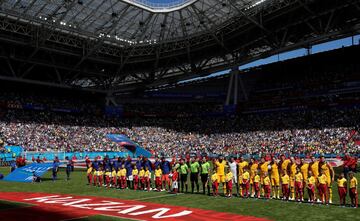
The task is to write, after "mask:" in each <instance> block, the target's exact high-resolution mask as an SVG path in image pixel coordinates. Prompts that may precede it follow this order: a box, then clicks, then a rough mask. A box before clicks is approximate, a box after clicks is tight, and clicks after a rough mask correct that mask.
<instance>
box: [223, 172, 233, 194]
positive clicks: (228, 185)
mask: <svg viewBox="0 0 360 221" xmlns="http://www.w3.org/2000/svg"><path fill="white" fill-rule="evenodd" d="M232 179H233V174H232V172H231V170H230V168H229V167H227V168H226V175H225V181H226V194H225V196H226V197H230V198H231V197H232V188H233V183H232Z"/></svg>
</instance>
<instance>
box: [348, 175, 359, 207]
mask: <svg viewBox="0 0 360 221" xmlns="http://www.w3.org/2000/svg"><path fill="white" fill-rule="evenodd" d="M349 180H350V184H349V195H350V199H351V206H353V207H355V208H357V207H358V204H359V203H358V200H359V198H358V191H357V189H358V180H357V179H356V177H355V176H354V172H352V171H350V172H349Z"/></svg>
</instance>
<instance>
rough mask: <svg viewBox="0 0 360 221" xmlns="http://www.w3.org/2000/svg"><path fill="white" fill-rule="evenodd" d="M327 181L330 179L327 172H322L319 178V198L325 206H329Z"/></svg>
mask: <svg viewBox="0 0 360 221" xmlns="http://www.w3.org/2000/svg"><path fill="white" fill-rule="evenodd" d="M327 180H328V178H327V177H326V175H325V171H323V170H321V172H320V175H319V177H318V183H319V184H318V186H319V187H318V188H319V198H320V199H321V202H322V203H323V204H325V203H326V204H328V195H327V194H326V192H327Z"/></svg>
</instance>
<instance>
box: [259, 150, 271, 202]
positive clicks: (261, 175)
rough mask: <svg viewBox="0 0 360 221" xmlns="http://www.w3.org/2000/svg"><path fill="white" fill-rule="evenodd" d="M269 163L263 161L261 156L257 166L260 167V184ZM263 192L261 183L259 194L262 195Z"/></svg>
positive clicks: (262, 181)
mask: <svg viewBox="0 0 360 221" xmlns="http://www.w3.org/2000/svg"><path fill="white" fill-rule="evenodd" d="M269 164H270V162H269V161H265V158H264V157H262V158H261V163H260V165H259V167H260V178H261V183H262V184H263V183H264V180H263V179H264V177H265V173H268V171H269ZM264 193H265V190H264V186H263V185H262V186H261V195H263V196H264Z"/></svg>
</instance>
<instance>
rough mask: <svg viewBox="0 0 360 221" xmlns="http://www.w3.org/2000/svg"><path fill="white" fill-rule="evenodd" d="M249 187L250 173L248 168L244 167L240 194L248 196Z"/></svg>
mask: <svg viewBox="0 0 360 221" xmlns="http://www.w3.org/2000/svg"><path fill="white" fill-rule="evenodd" d="M249 189H250V173H249V171H248V168H247V167H245V168H244V171H243V174H242V196H243V197H246V198H247V197H249V194H250V193H249Z"/></svg>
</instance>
